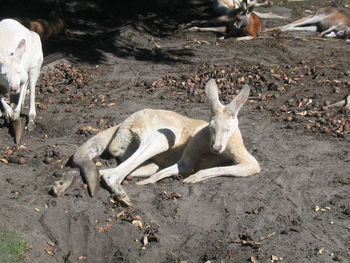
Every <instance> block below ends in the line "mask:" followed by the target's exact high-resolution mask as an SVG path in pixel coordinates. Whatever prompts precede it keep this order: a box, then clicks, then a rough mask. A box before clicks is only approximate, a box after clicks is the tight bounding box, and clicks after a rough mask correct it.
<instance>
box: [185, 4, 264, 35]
mask: <svg viewBox="0 0 350 263" xmlns="http://www.w3.org/2000/svg"><path fill="white" fill-rule="evenodd" d="M253 9H254V5H248V2H247V0H243V2H242V5H241V6H240V7H239V8H237V9H234V10H232V11H231V12H230V13H229V14H228V15H224V16H220V17H218V18H214V19H211V20H203V21H193V22H191V23H189V24H187V25H186V27H187V29H186V31H208V32H217V33H222V34H223V37H221V38H220V39H224V38H228V37H235V39H236V40H249V39H253V38H256V37H257V36H258V34H259V33H260V32H261V29H262V25H261V21H260V18H259V17H258V16H257V15H256V14H254V13H253ZM194 25H197V26H194ZM203 25H205V26H209V27H202V26H203Z"/></svg>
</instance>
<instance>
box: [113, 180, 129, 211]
mask: <svg viewBox="0 0 350 263" xmlns="http://www.w3.org/2000/svg"><path fill="white" fill-rule="evenodd" d="M113 192H114V198H115V199H116V200H118V201H119V202H120V203H122V204H123V205H125V206H127V207H131V206H132V202H131V201H130V199H129V197H128V195H127V194H126V192H125V190H124V188H123V187H122V186H121V185H120V184H117V185H116V186H115V187H114V189H113Z"/></svg>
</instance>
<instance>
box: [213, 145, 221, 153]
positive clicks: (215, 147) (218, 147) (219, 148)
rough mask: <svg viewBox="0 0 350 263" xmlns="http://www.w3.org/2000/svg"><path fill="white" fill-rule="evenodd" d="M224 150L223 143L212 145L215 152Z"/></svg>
mask: <svg viewBox="0 0 350 263" xmlns="http://www.w3.org/2000/svg"><path fill="white" fill-rule="evenodd" d="M221 150H222V145H212V146H211V151H212V152H213V153H215V154H219V153H221Z"/></svg>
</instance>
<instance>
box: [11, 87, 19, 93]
mask: <svg viewBox="0 0 350 263" xmlns="http://www.w3.org/2000/svg"><path fill="white" fill-rule="evenodd" d="M11 89H12V91H13V92H15V93H18V91H19V87H18V86H14V87H12V88H11Z"/></svg>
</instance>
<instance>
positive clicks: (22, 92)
mask: <svg viewBox="0 0 350 263" xmlns="http://www.w3.org/2000/svg"><path fill="white" fill-rule="evenodd" d="M27 87H28V81H26V82H25V83H24V84H23V85H22V86H21V89H20V91H19V98H18V102H17V105H16V108H15V110H14V111H13V117H12V120H18V118H19V116H20V114H21V109H22V105H23V103H24V99H25V96H26V92H27Z"/></svg>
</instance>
